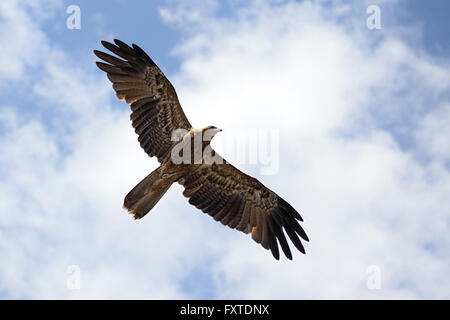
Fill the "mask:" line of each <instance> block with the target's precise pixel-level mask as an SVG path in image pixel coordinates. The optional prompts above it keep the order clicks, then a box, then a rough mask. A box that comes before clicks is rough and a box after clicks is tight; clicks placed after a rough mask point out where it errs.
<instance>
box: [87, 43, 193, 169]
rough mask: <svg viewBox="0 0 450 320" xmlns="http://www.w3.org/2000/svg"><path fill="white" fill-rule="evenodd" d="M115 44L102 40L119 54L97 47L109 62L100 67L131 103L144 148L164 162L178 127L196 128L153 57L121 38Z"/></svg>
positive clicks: (133, 122) (133, 123)
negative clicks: (113, 54)
mask: <svg viewBox="0 0 450 320" xmlns="http://www.w3.org/2000/svg"><path fill="white" fill-rule="evenodd" d="M114 43H115V44H112V43H110V42H107V41H102V44H103V46H104V47H105V48H106V49H108V50H109V51H111V52H113V53H115V54H116V55H117V56H119V57H121V58H123V59H124V60H122V59H119V58H117V57H114V56H111V55H109V54H107V53H104V52H101V51H98V50H94V53H95V55H96V56H97V57H99V58H100V59H102V60H103V61H105V62H108V63H103V62H97V66H98V67H99V68H100V69H101V70H103V71H105V72H106V73H107V76H108V79H109V80H110V81H111V82H112V83H113V88H114V90H115V91H116V95H117V97H118V98H119V99H122V100H125V101H126V102H127V103H129V104H130V105H131V111H132V113H131V116H130V117H131V121H132V125H133V127H134V129H135V131H136V133H137V134H138V136H139V138H138V140H139V143H140V144H141V147H142V148H143V149H144V150H145V152H146V153H147V154H148V155H149V156H151V157H152V156H156V157H157V158H158V161H159V162H161V161H162V160H163V159H164V158H165V156H166V155H167V154H168V153H169V151H170V149H171V148H172V146H173V145H174V144H176V143H177V142H176V141H172V139H171V138H172V133H173V132H174V131H175V130H176V129H185V130H189V129H191V128H192V126H191V124H190V123H189V121H188V119H187V118H186V115H185V114H184V112H183V109H182V108H181V106H180V103H179V101H178V97H177V94H176V92H175V89H174V88H173V86H172V84H171V83H170V82H169V80H168V79H167V78H166V77H165V75H164V74H163V73H162V71H161V70H160V69H159V68H158V66H157V65H156V64H155V63H154V62H153V60H152V59H151V58H150V57H149V56H148V55H147V54H146V53H145V52H144V51H143V50H142V49H141V48H140V47H138V46H137V45H135V44H133V45H132V47H130V46H128V45H127V44H125V43H124V42H122V41H120V40H117V39H116V40H114Z"/></svg>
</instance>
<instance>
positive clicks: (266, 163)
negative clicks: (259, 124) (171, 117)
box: [171, 128, 280, 175]
mask: <svg viewBox="0 0 450 320" xmlns="http://www.w3.org/2000/svg"><path fill="white" fill-rule="evenodd" d="M219 131H220V130H218V129H216V128H215V129H208V130H204V131H201V130H195V131H194V132H191V131H189V130H186V129H177V130H174V131H173V132H172V138H171V139H172V141H177V142H178V143H177V144H176V145H175V146H174V147H173V148H172V151H171V160H172V162H173V163H174V164H177V165H179V164H200V163H207V164H213V163H215V164H223V158H222V157H221V156H219V155H218V154H216V153H215V150H213V148H212V147H211V145H209V142H210V141H211V140H212V138H213V137H214V135H215V134H216V133H217V132H219ZM279 140H280V138H279V131H278V130H276V129H271V130H261V129H260V130H250V131H245V132H239V134H237V135H235V136H234V138H233V139H225V140H220V142H222V143H220V142H217V144H216V147H215V149H216V150H217V149H219V150H223V152H224V153H225V154H226V155H227V156H226V158H227V159H226V160H227V161H228V162H230V163H235V164H250V165H259V166H260V173H261V174H262V175H272V174H276V173H277V172H278V169H279V151H280V150H279ZM205 142H206V143H205Z"/></svg>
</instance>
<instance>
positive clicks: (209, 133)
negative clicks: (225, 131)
mask: <svg viewBox="0 0 450 320" xmlns="http://www.w3.org/2000/svg"><path fill="white" fill-rule="evenodd" d="M221 131H222V129H219V128H217V127H215V126H207V127H204V128H203V129H202V135H203V140H209V141H211V139H212V138H213V137H214V136H215V135H216V134H217V133H219V132H221Z"/></svg>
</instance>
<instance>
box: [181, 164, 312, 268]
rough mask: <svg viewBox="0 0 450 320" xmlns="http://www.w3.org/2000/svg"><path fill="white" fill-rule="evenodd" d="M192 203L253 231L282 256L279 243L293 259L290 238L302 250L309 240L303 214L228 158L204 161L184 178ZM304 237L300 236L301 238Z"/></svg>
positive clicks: (229, 223) (226, 222) (236, 226)
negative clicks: (303, 225) (220, 162)
mask: <svg viewBox="0 0 450 320" xmlns="http://www.w3.org/2000/svg"><path fill="white" fill-rule="evenodd" d="M180 183H181V184H183V186H184V188H185V190H184V192H183V195H184V196H186V197H187V198H189V203H190V204H192V205H195V206H196V207H197V208H199V209H201V210H202V211H203V212H205V213H207V214H209V215H210V216H212V217H213V218H214V219H215V220H216V221H220V222H221V223H222V224H224V225H227V226H229V227H230V228H233V229H237V230H239V231H242V232H245V233H249V232H251V236H252V239H253V240H254V241H255V242H257V243H259V244H261V246H262V247H264V248H265V249H269V250H270V251H271V252H272V255H273V256H274V257H275V259H279V257H280V252H279V246H278V245H280V247H281V250H282V251H283V253H284V255H285V256H286V257H287V258H288V259H292V252H291V250H290V248H289V243H288V239H287V237H286V234H287V236H288V238H289V239H290V240H291V242H292V243H293V244H294V246H295V247H296V248H297V249H298V250H299V251H300V252H302V253H305V249H304V247H303V244H302V242H301V240H300V238H302V239H303V240H305V241H309V239H308V237H307V236H306V233H305V232H304V230H303V228H302V227H301V226H300V224H299V223H298V221H303V220H302V219H301V216H300V214H299V213H298V212H297V211H296V210H295V209H294V208H293V207H292V206H291V205H289V204H288V203H287V202H286V201H285V200H283V199H282V198H281V197H279V196H278V195H277V194H275V193H274V192H273V191H271V190H270V189H268V188H266V187H265V186H264V185H263V184H262V183H260V182H259V181H258V180H256V179H255V178H253V177H251V176H248V175H246V174H245V173H243V172H241V171H240V170H238V169H237V168H235V167H233V166H232V165H231V164H229V163H227V162H226V161H225V163H224V164H201V165H197V167H195V170H192V171H188V173H187V174H186V175H185V176H184V177H183V179H181V180H180ZM299 237H300V238H299Z"/></svg>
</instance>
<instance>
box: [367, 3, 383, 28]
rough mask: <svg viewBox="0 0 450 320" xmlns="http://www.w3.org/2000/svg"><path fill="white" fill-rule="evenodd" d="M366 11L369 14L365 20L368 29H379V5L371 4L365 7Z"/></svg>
mask: <svg viewBox="0 0 450 320" xmlns="http://www.w3.org/2000/svg"><path fill="white" fill-rule="evenodd" d="M366 13H367V14H369V16H368V17H367V20H366V26H367V28H368V29H369V30H373V29H377V30H379V29H381V9H380V7H379V6H377V5H375V4H372V5H370V6H368V7H367V9H366Z"/></svg>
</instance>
